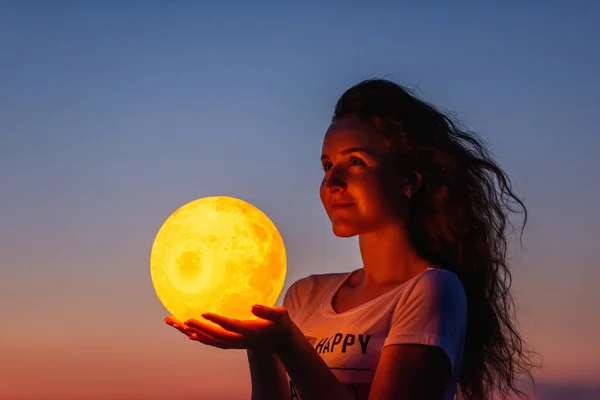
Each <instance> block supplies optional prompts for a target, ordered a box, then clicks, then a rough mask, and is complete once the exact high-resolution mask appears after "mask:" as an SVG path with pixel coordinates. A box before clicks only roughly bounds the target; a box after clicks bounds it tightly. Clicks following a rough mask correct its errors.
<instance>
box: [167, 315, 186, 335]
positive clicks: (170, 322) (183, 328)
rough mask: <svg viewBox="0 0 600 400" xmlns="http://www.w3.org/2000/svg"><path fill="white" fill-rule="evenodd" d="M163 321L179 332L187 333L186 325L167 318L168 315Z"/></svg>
mask: <svg viewBox="0 0 600 400" xmlns="http://www.w3.org/2000/svg"><path fill="white" fill-rule="evenodd" d="M165 323H166V324H167V325H170V326H172V327H173V328H175V329H177V330H178V331H179V332H181V333H183V334H185V335H187V329H188V328H187V326H185V324H182V323H181V322H179V321H177V320H175V319H169V318H168V317H167V318H165Z"/></svg>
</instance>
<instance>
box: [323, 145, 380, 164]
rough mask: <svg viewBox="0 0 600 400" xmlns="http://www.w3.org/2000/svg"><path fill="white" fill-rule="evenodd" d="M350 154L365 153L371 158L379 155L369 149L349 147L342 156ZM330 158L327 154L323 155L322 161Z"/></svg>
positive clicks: (342, 152)
mask: <svg viewBox="0 0 600 400" xmlns="http://www.w3.org/2000/svg"><path fill="white" fill-rule="evenodd" d="M349 153H365V154H368V155H370V156H376V155H377V154H375V152H374V151H372V150H369V149H365V148H364V147H349V148H347V149H344V150H342V151H341V152H340V155H342V156H345V155H346V154H349ZM328 158H329V156H328V155H327V154H323V155H322V156H321V161H323V160H326V159H328Z"/></svg>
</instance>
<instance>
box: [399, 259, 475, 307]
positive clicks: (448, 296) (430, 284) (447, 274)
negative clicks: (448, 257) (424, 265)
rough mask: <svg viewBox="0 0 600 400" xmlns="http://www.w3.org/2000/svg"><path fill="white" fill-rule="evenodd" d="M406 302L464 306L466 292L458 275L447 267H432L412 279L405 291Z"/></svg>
mask: <svg viewBox="0 0 600 400" xmlns="http://www.w3.org/2000/svg"><path fill="white" fill-rule="evenodd" d="M405 295H406V298H405V299H406V301H407V302H418V303H422V304H428V305H430V306H435V305H437V306H441V307H442V306H443V307H449V306H451V305H454V306H455V307H457V308H464V307H466V301H467V299H466V293H465V289H464V286H463V284H462V282H461V280H460V278H459V277H458V275H457V274H456V273H454V272H452V271H450V270H448V269H444V268H441V267H432V268H428V269H427V270H425V271H423V272H421V273H420V274H419V275H417V276H416V277H414V278H413V279H412V282H411V285H410V288H409V290H407V292H406V294H405Z"/></svg>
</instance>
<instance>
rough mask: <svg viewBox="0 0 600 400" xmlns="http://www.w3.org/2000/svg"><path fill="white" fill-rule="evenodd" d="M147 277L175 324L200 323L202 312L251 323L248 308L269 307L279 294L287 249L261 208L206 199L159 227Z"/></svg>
mask: <svg viewBox="0 0 600 400" xmlns="http://www.w3.org/2000/svg"><path fill="white" fill-rule="evenodd" d="M150 274H151V276H152V284H153V285H154V289H155V291H156V294H157V295H158V298H159V299H160V301H161V303H162V304H163V306H164V307H165V308H166V309H167V310H168V311H169V312H170V313H171V314H172V315H173V316H174V317H175V318H177V319H178V320H180V321H186V320H188V319H190V318H196V319H199V320H203V319H202V318H201V314H202V313H204V312H211V313H216V314H220V315H223V316H226V317H229V318H236V319H255V318H256V317H255V316H254V315H253V314H252V313H251V312H250V309H251V307H252V305H253V304H263V305H267V306H273V305H274V304H275V302H276V301H277V298H278V297H279V295H280V294H281V291H282V289H283V284H284V281H285V276H286V251H285V247H284V244H283V239H282V238H281V235H280V234H279V232H278V231H277V228H276V227H275V225H274V224H273V222H272V221H271V220H270V219H269V217H267V216H266V215H265V214H264V213H263V212H262V211H261V210H259V209H258V208H256V207H254V206H253V205H251V204H249V203H247V202H245V201H243V200H240V199H236V198H233V197H227V196H214V197H205V198H201V199H198V200H194V201H192V202H190V203H187V204H185V205H183V206H182V207H180V208H179V209H177V210H176V211H175V212H173V213H172V214H171V215H170V216H169V217H168V218H167V220H166V221H165V222H164V223H163V225H162V226H161V228H160V229H159V231H158V233H157V234H156V238H155V239H154V243H153V245H152V251H151V253H150ZM203 321H206V320H203Z"/></svg>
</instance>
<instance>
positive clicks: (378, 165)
mask: <svg viewBox="0 0 600 400" xmlns="http://www.w3.org/2000/svg"><path fill="white" fill-rule="evenodd" d="M389 153H390V151H389V149H388V147H387V146H386V144H385V143H384V141H383V139H382V137H381V136H380V134H379V132H377V131H376V130H374V129H373V128H371V127H369V126H368V125H365V124H363V123H362V122H361V121H360V120H359V119H358V118H355V117H344V118H342V119H340V120H339V121H336V122H334V123H332V124H331V126H330V127H329V129H328V130H327V132H326V133H325V138H324V139H323V150H322V155H321V162H322V164H323V169H324V171H325V176H324V177H323V181H322V183H321V189H320V195H321V201H322V202H323V206H324V207H325V211H326V212H327V215H328V216H329V219H330V220H331V223H332V227H333V232H334V233H335V235H337V236H341V237H350V236H355V235H358V234H361V233H365V232H369V231H373V230H376V229H378V228H381V227H383V226H385V225H389V224H396V223H397V222H398V219H397V217H396V213H395V212H393V211H392V210H393V209H394V207H393V206H392V205H393V204H395V203H396V202H397V201H398V198H397V195H396V194H395V192H396V191H394V190H390V186H397V187H398V189H400V192H401V190H402V188H400V184H401V182H400V179H398V171H397V170H394V168H393V167H392V166H391V164H390V162H389V159H390V157H389ZM394 199H396V200H394Z"/></svg>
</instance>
